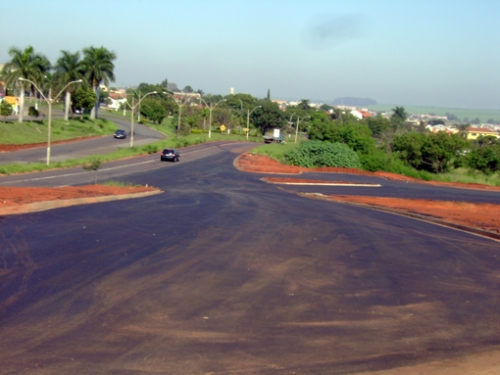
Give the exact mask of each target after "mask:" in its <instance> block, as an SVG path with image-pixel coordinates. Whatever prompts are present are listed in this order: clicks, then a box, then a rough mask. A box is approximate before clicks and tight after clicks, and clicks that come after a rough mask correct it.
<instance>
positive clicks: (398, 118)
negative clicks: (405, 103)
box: [391, 107, 408, 130]
mask: <svg viewBox="0 0 500 375" xmlns="http://www.w3.org/2000/svg"><path fill="white" fill-rule="evenodd" d="M392 111H393V112H394V113H393V114H392V116H391V121H392V123H393V124H394V126H395V127H396V129H398V130H400V129H402V128H403V127H404V125H405V123H406V119H407V118H408V115H407V114H406V110H405V107H396V108H393V109H392Z"/></svg>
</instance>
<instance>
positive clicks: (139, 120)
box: [130, 88, 142, 122]
mask: <svg viewBox="0 0 500 375" xmlns="http://www.w3.org/2000/svg"><path fill="white" fill-rule="evenodd" d="M130 90H132V91H133V92H135V94H136V95H137V97H138V98H139V102H138V103H137V104H138V106H139V108H138V110H137V122H141V106H140V103H141V100H142V99H141V93H140V92H137V91H135V90H134V89H132V88H131V89H130Z"/></svg>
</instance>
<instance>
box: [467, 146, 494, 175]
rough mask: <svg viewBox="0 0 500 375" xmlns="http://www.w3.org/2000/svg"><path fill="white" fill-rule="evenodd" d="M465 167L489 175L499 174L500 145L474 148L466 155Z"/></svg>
mask: <svg viewBox="0 0 500 375" xmlns="http://www.w3.org/2000/svg"><path fill="white" fill-rule="evenodd" d="M466 160H467V165H468V166H469V167H470V168H474V169H477V170H480V171H481V172H483V173H485V174H487V175H490V174H492V173H495V172H500V144H499V143H497V144H492V145H487V146H483V147H477V148H474V149H473V150H472V151H471V152H469V154H468V155H467V159H466Z"/></svg>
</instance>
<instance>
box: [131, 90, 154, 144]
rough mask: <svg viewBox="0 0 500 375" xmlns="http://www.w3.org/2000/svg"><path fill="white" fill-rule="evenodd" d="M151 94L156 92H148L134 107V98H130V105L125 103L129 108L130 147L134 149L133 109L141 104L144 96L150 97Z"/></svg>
mask: <svg viewBox="0 0 500 375" xmlns="http://www.w3.org/2000/svg"><path fill="white" fill-rule="evenodd" d="M152 94H157V92H156V91H151V92H148V93H147V94H146V95H144V96H143V97H142V98H141V99H140V100H139V101H138V102H137V103H136V104H135V105H134V98H132V105H130V104H128V103H127V104H128V105H129V107H130V147H134V111H135V108H136V107H138V106H139V105H140V104H141V102H142V101H143V100H144V98H145V97H146V96H148V95H152Z"/></svg>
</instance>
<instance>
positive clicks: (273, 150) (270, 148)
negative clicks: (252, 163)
mask: <svg viewBox="0 0 500 375" xmlns="http://www.w3.org/2000/svg"><path fill="white" fill-rule="evenodd" d="M298 145H299V143H297V144H295V143H286V144H281V143H270V144H264V145H261V146H258V147H256V148H254V149H252V152H253V153H254V154H260V155H266V156H269V157H271V158H273V159H276V160H278V161H279V162H281V163H284V161H285V157H284V155H285V153H286V152H287V151H288V150H292V149H294V148H295V147H297V146H298Z"/></svg>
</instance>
